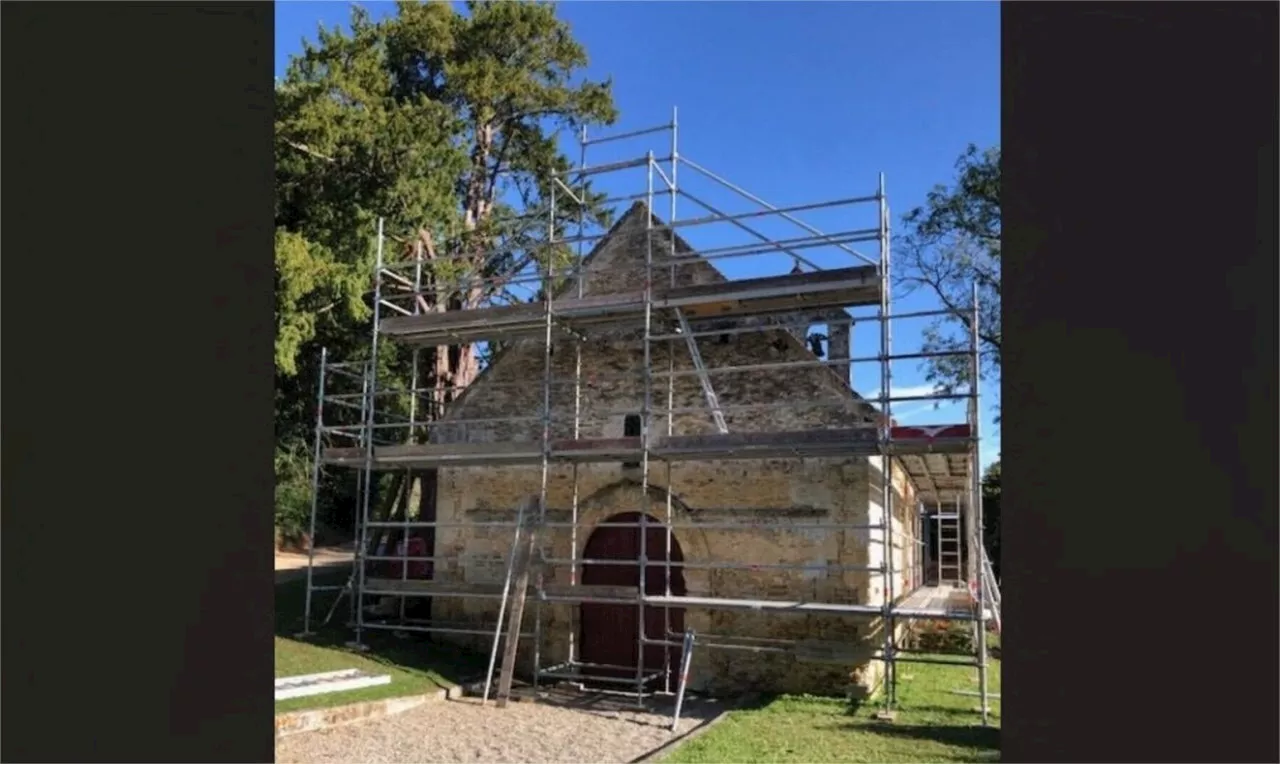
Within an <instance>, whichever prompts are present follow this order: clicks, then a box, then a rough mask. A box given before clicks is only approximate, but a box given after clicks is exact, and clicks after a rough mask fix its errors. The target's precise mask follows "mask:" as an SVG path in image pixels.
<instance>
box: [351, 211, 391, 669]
mask: <svg viewBox="0 0 1280 764" xmlns="http://www.w3.org/2000/svg"><path fill="white" fill-rule="evenodd" d="M384 225H385V221H384V220H383V218H378V248H377V253H376V255H375V261H374V270H373V326H372V328H371V330H370V343H369V372H368V375H369V376H368V380H369V385H368V390H369V409H368V412H367V413H366V415H365V422H364V423H365V432H364V435H365V437H366V438H367V440H366V441H365V443H364V470H363V471H364V486H363V488H364V495H363V496H362V497H361V500H360V539H359V542H358V544H357V546H356V550H355V558H356V585H355V597H354V599H355V603H356V638H355V642H354V646H355V647H356V648H358V649H363V648H364V641H363V640H364V628H365V624H364V593H365V575H366V572H367V571H366V568H367V565H366V564H365V558H366V557H368V555H369V549H368V545H369V502H370V500H371V499H372V495H373V450H374V447H375V443H374V429H375V428H374V425H375V424H376V422H377V408H378V407H377V395H378V329H379V323H380V322H381V320H382V265H383V252H382V248H383V245H384V243H385V232H384V230H383V227H384Z"/></svg>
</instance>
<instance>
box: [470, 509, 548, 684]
mask: <svg viewBox="0 0 1280 764" xmlns="http://www.w3.org/2000/svg"><path fill="white" fill-rule="evenodd" d="M540 504H541V501H540V500H539V498H538V497H536V496H530V497H529V498H527V499H525V500H524V501H523V502H522V503H521V504H520V511H519V512H518V513H517V515H516V533H515V538H514V540H513V542H512V548H511V558H510V560H509V561H508V563H507V577H506V580H505V581H504V582H503V586H502V604H501V605H500V606H499V608H498V626H497V628H496V629H495V630H494V633H493V648H492V650H491V652H490V654H489V671H488V674H487V676H486V678H485V683H484V696H483V697H482V698H481V701H480V702H481V704H482V705H483V704H484V703H485V702H487V701H488V699H489V689H490V687H491V686H492V683H493V670H494V663H495V659H496V657H497V654H498V644H499V642H500V641H501V639H502V625H503V616H504V615H507V619H506V626H507V629H506V631H507V633H506V643H505V644H504V645H503V647H504V649H503V653H502V668H501V671H500V673H499V675H498V687H497V691H496V692H495V694H494V699H495V701H496V705H497V707H498V708H505V707H506V705H507V702H508V701H509V700H510V699H511V683H512V682H513V681H514V677H515V668H516V653H517V652H518V650H519V648H520V629H521V627H522V626H523V624H524V605H525V599H526V598H527V597H528V594H529V579H530V578H532V576H533V573H534V572H535V569H536V568H537V567H538V566H539V565H540V564H541V563H542V556H541V554H540V553H539V551H538V536H539V533H540V531H541V530H542V525H541V520H540V516H541V513H540V512H539V511H538V510H539V509H540ZM508 605H509V606H510V613H509V614H508V613H507V610H508Z"/></svg>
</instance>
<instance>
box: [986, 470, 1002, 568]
mask: <svg viewBox="0 0 1280 764" xmlns="http://www.w3.org/2000/svg"><path fill="white" fill-rule="evenodd" d="M982 528H983V532H982V537H983V538H982V542H983V543H984V544H985V545H986V547H987V554H988V555H990V557H991V569H992V570H993V571H994V572H995V574H996V580H999V579H1000V462H999V461H996V462H994V463H992V464H991V466H989V467H987V471H986V473H985V474H983V476H982Z"/></svg>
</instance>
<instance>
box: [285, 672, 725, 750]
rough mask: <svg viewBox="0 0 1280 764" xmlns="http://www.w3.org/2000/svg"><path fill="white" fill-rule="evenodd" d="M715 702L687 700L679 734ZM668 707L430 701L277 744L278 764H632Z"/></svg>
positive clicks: (570, 696) (565, 694)
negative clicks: (499, 705)
mask: <svg viewBox="0 0 1280 764" xmlns="http://www.w3.org/2000/svg"><path fill="white" fill-rule="evenodd" d="M721 709H722V706H721V705H720V704H717V703H715V702H714V701H709V700H702V699H695V698H688V699H686V701H685V706H684V709H683V711H682V713H681V719H680V728H679V731H678V732H677V733H676V734H677V735H679V734H684V733H685V732H688V731H689V730H690V729H692V728H693V727H696V726H697V725H698V724H700V723H702V722H703V721H705V720H706V719H708V718H710V717H712V716H715V715H717V714H719V713H720V711H721ZM670 724H671V717H670V706H669V705H658V706H656V707H655V710H653V711H640V710H638V709H636V708H635V705H634V701H631V700H628V699H620V700H619V699H614V698H608V697H603V696H600V695H584V694H578V693H573V692H571V691H568V690H564V691H561V690H556V691H554V692H553V693H552V694H551V696H549V697H547V698H545V699H543V700H541V701H539V702H529V701H527V700H522V701H520V702H513V703H510V704H508V706H507V707H506V708H504V709H501V710H499V709H496V708H494V707H493V704H492V703H490V704H489V705H488V706H486V707H481V706H480V703H479V701H478V700H477V699H474V698H462V699H459V700H448V701H439V702H434V703H427V704H426V705H423V706H419V707H418V708H414V709H412V710H409V711H405V712H404V713H401V714H396V715H394V716H387V717H383V718H381V719H375V720H372V721H366V722H357V723H354V724H349V725H346V726H342V727H333V728H331V729H327V730H321V731H318V732H304V733H300V734H296V735H289V736H287V737H284V738H282V739H281V740H279V741H278V742H277V743H276V761H277V762H295V763H296V764H311V763H312V762H316V763H318V762H360V763H361V764H366V763H367V764H376V763H380V762H407V763H411V764H419V763H420V762H422V763H424V762H495V763H498V762H501V763H504V764H505V763H506V762H529V764H576V763H577V762H591V763H592V764H594V763H595V762H629V761H633V760H635V759H636V758H639V757H640V756H643V755H645V754H647V753H649V752H651V751H653V750H655V749H657V748H658V747H660V746H662V745H665V744H666V743H668V742H669V741H670V740H671V739H672V738H673V737H674V735H673V734H672V733H671V732H670V729H669V727H670Z"/></svg>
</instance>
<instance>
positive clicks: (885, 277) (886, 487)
mask: <svg viewBox="0 0 1280 764" xmlns="http://www.w3.org/2000/svg"><path fill="white" fill-rule="evenodd" d="M884 193H885V190H884V173H880V178H879V184H878V185H877V188H876V199H877V201H878V207H879V218H880V219H879V230H880V274H879V275H880V313H879V318H880V416H881V423H880V439H879V440H880V490H881V492H880V506H881V509H882V512H883V513H884V530H883V531H882V532H881V539H882V545H883V548H884V587H883V588H884V614H883V629H884V640H883V641H884V648H883V649H884V710H883V711H882V715H883V716H885V717H892V714H893V705H894V700H895V695H896V681H895V670H894V669H895V666H894V650H895V642H896V635H895V634H894V617H893V606H894V604H895V602H894V599H895V597H894V566H893V546H894V544H893V461H892V459H891V458H890V456H889V451H890V445H891V444H890V438H891V437H892V432H893V396H892V385H893V371H892V368H891V366H890V363H889V357H890V352H891V337H890V334H889V318H890V294H889V287H890V282H889V230H888V210H887V208H886V205H885V195H884Z"/></svg>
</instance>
